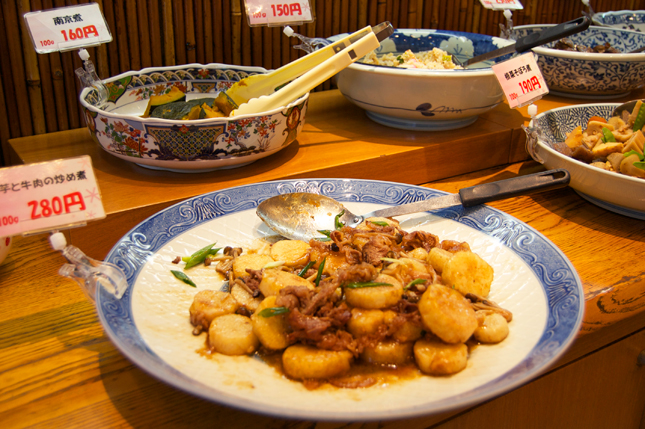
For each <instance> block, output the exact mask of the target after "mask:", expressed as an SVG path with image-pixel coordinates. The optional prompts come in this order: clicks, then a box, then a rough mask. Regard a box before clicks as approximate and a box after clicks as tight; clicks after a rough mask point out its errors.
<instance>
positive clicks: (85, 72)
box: [76, 48, 108, 109]
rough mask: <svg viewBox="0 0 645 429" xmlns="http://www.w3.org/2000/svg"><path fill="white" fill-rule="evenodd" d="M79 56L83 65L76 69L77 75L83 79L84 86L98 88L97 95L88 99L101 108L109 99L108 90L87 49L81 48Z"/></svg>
mask: <svg viewBox="0 0 645 429" xmlns="http://www.w3.org/2000/svg"><path fill="white" fill-rule="evenodd" d="M78 56H79V57H81V60H82V61H83V67H79V68H77V69H76V76H78V79H79V80H80V81H81V85H82V86H83V88H94V89H95V90H96V94H94V95H95V97H89V98H88V100H87V101H88V102H90V103H91V104H93V105H94V106H96V107H98V108H99V109H100V108H101V107H102V106H103V105H104V104H105V103H106V102H107V100H108V90H107V88H106V87H105V85H104V84H103V81H102V80H101V79H100V78H99V76H98V75H97V74H96V68H95V67H94V63H92V61H90V54H89V53H88V52H87V50H85V49H84V48H81V49H80V50H79V51H78Z"/></svg>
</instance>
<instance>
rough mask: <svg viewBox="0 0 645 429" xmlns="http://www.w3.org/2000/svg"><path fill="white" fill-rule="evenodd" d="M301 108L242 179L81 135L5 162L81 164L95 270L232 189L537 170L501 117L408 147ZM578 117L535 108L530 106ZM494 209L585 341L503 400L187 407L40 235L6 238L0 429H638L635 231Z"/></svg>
mask: <svg viewBox="0 0 645 429" xmlns="http://www.w3.org/2000/svg"><path fill="white" fill-rule="evenodd" d="M312 95H315V97H312V101H311V111H310V114H309V115H308V123H307V128H306V129H305V131H304V132H303V134H302V135H301V137H300V138H299V139H298V143H297V144H296V145H292V146H294V147H291V146H290V147H288V148H287V149H285V150H283V151H281V152H279V153H277V154H275V155H272V156H271V157H269V158H267V159H266V160H261V161H258V162H256V163H255V164H252V165H251V166H250V167H247V168H248V169H247V170H246V171H243V170H242V169H238V170H226V171H219V172H213V173H206V174H198V175H187V174H177V173H166V172H159V171H153V170H148V169H144V168H141V167H138V166H135V165H133V164H130V163H127V162H125V161H121V160H118V159H116V158H114V157H112V156H110V155H108V154H106V153H104V152H102V151H100V150H98V149H96V148H95V147H94V146H93V145H91V147H90V146H89V145H88V144H87V140H88V139H89V138H88V137H87V132H86V131H85V130H73V131H69V132H63V133H55V134H53V135H46V136H36V137H33V138H23V139H18V140H15V141H12V142H11V145H12V148H13V150H14V151H15V152H14V154H13V159H14V161H17V162H25V163H30V162H36V161H43V160H48V159H55V158H65V157H69V156H75V155H79V154H82V153H83V152H85V153H89V154H90V155H91V156H92V160H93V164H94V168H95V171H96V173H97V177H98V179H99V185H100V187H101V189H102V192H103V200H104V205H105V207H106V211H107V212H108V217H107V219H105V220H102V221H98V222H95V223H94V224H90V225H88V226H87V227H84V228H78V229H76V230H72V231H70V238H71V241H72V243H73V244H75V245H77V246H79V247H80V248H81V249H82V250H84V251H85V252H86V253H87V254H88V255H90V256H93V257H97V258H101V257H103V255H104V254H105V253H106V252H107V251H108V250H109V248H110V247H111V246H112V245H113V244H114V243H115V242H116V241H117V240H118V238H120V237H121V236H122V235H123V234H124V233H125V232H126V231H127V230H128V229H130V228H131V227H132V226H134V225H135V224H137V223H139V222H141V221H142V220H144V219H145V217H147V216H149V215H150V214H152V213H154V212H156V211H158V210H159V209H160V208H163V207H166V206H168V205H170V204H172V203H174V202H177V201H181V200H183V199H185V198H188V197H190V196H193V195H197V194H200V193H204V192H208V191H212V190H216V189H222V188H226V187H230V186H236V185H239V184H243V183H252V182H257V181H263V180H276V179H284V178H300V177H302V178H310V177H350V178H351V177H360V178H369V179H384V180H395V181H399V182H405V183H412V184H421V185H423V186H429V187H432V188H436V189H441V190H445V191H450V192H455V191H456V190H458V189H459V188H462V187H465V186H471V185H474V184H478V183H483V182H488V181H494V180H500V179H504V178H508V177H512V176H516V175H518V174H529V173H532V172H535V171H539V170H541V169H542V167H541V166H540V165H538V164H537V163H535V162H533V161H528V160H526V155H525V154H524V153H523V152H522V150H523V140H522V138H521V130H520V128H519V126H520V125H521V124H522V123H525V122H526V120H527V119H528V115H527V114H526V108H524V109H519V110H513V111H511V110H510V109H508V107H507V106H501V107H499V108H498V109H495V110H494V111H492V112H490V113H489V114H487V115H484V116H483V117H481V118H480V119H479V120H478V121H477V122H476V123H475V124H474V125H472V126H470V127H468V128H466V129H463V130H457V131H452V132H450V131H446V132H441V133H408V132H403V131H400V130H392V129H388V128H386V127H382V126H380V125H377V124H374V123H372V122H371V121H369V119H367V118H366V117H364V115H362V112H360V111H357V110H356V109H355V108H354V107H353V106H352V105H350V104H349V103H347V102H346V101H345V100H344V99H343V98H342V97H341V96H339V94H338V93H337V92H335V91H330V92H328V93H321V94H320V95H317V94H312ZM314 101H315V103H314ZM577 102H580V101H576V100H563V99H558V98H555V97H547V98H545V99H544V100H541V101H540V102H538V107H539V108H540V110H547V109H550V108H553V107H557V106H559V105H564V104H573V103H577ZM343 117H344V118H347V119H346V120H345V121H342V120H340V119H339V118H343ZM473 142H475V143H473ZM474 144H475V145H477V147H480V148H481V150H482V152H481V153H482V155H481V156H478V157H477V162H478V164H476V165H475V166H473V160H472V159H470V160H463V159H461V158H457V159H454V158H443V157H446V156H448V155H450V154H451V152H453V151H455V150H459V149H462V150H469V149H472V147H473V145H474ZM441 159H450V160H451V162H441ZM491 206H493V207H495V208H498V209H500V210H502V211H504V212H506V213H509V214H510V215H512V216H514V217H516V218H517V219H519V220H521V221H523V222H526V223H527V224H528V225H530V226H532V227H533V228H535V229H536V230H538V231H540V232H541V233H542V234H544V235H545V236H546V237H547V238H549V239H550V240H551V241H553V243H555V244H556V245H557V246H558V247H559V248H560V249H561V250H562V252H563V253H564V254H565V255H566V256H567V257H568V258H569V259H570V261H571V263H572V264H573V266H574V267H575V269H576V270H577V272H578V274H579V276H580V279H581V281H582V285H583V288H584V291H585V299H586V309H585V316H584V321H583V325H582V330H581V332H580V334H579V336H578V338H577V339H576V341H575V342H574V344H573V346H572V347H571V348H570V349H569V351H568V352H567V353H566V354H565V355H564V356H563V357H562V358H560V359H559V360H558V362H556V363H555V364H554V365H553V367H551V368H550V369H549V370H548V371H547V372H546V373H545V374H543V375H542V376H540V377H538V378H537V379H536V380H534V381H532V382H530V383H528V384H526V385H525V386H522V387H520V388H518V389H516V390H514V391H512V392H509V393H507V394H505V395H503V396H501V397H498V398H495V399H492V400H490V401H488V402H486V403H484V404H480V405H477V406H473V407H470V408H468V409H465V410H457V411H454V412H450V413H444V414H439V415H432V416H426V417H422V418H416V419H411V420H402V421H386V422H378V423H377V422H373V423H366V424H363V423H358V422H357V423H330V422H327V423H325V422H307V421H291V420H282V419H276V418H271V417H266V416H261V415H256V414H254V413H249V412H245V411H240V410H236V409H232V408H227V407H223V406H220V405H217V404H214V403H211V402H207V401H204V400H202V399H198V398H195V397H193V396H191V395H188V394H186V393H183V392H181V391H179V390H176V389H174V388H172V387H170V386H168V385H166V384H164V383H162V382H160V381H158V380H157V379H155V378H154V377H152V376H150V375H148V374H147V373H145V372H144V371H142V370H141V369H139V368H138V367H136V366H134V365H133V364H132V363H131V362H130V361H129V360H127V359H126V358H125V357H124V356H123V355H122V354H121V353H120V352H119V351H118V350H117V349H116V348H115V347H114V346H113V345H112V343H111V342H110V341H109V339H108V338H107V337H106V335H105V333H104V331H103V329H102V326H101V324H100V322H99V320H98V318H97V315H96V311H95V309H94V307H93V304H92V303H91V302H90V301H88V300H87V299H86V298H85V296H84V295H83V293H82V292H81V290H80V288H79V286H78V285H76V283H74V282H73V281H71V280H69V279H67V278H64V277H61V276H59V275H58V274H57V271H58V269H59V268H60V267H61V265H62V264H63V263H65V260H64V258H63V257H62V256H60V254H58V253H57V252H55V251H54V250H52V249H51V248H50V247H49V244H48V238H47V236H46V235H37V236H31V237H17V238H16V239H15V243H14V248H13V250H12V252H11V253H10V255H9V257H8V258H7V260H6V261H5V262H4V264H3V265H1V266H0V308H1V310H2V311H0V326H1V329H0V421H1V422H2V426H3V427H32V426H37V427H152V426H162V427H222V428H229V427H230V428H247V427H253V428H255V427H261V428H298V429H300V428H303V429H304V428H341V427H342V428H345V427H347V428H359V427H365V428H377V427H378V428H388V429H394V428H406V429H413V428H428V427H441V428H452V427H465V426H474V427H491V428H492V427H639V426H640V427H641V428H642V427H645V420H643V411H644V410H645V369H644V368H645V367H643V366H638V365H637V364H636V359H637V356H638V354H639V352H641V350H643V349H645V312H644V311H643V310H645V272H644V271H643V266H645V265H644V264H643V261H645V223H643V222H642V221H638V220H635V219H631V218H627V217H624V216H620V215H617V214H614V213H611V212H608V211H605V210H603V209H601V208H599V207H596V206H594V205H592V204H590V203H588V202H586V201H585V200H583V199H581V198H580V197H579V196H578V195H577V194H576V193H575V192H573V191H572V190H571V189H568V188H567V189H560V190H556V191H550V192H547V193H543V194H539V195H535V196H530V197H517V198H513V199H510V200H506V201H500V202H495V203H492V204H491ZM123 224H125V225H123ZM99 235H100V236H99ZM93 243H94V244H93ZM576 407H578V408H580V407H582V408H580V409H578V408H576ZM583 408H584V410H583Z"/></svg>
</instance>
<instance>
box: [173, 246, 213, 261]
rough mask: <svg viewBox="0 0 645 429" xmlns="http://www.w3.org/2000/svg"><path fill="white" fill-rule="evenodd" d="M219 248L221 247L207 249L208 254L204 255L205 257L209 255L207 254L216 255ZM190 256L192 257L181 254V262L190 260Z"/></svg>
mask: <svg viewBox="0 0 645 429" xmlns="http://www.w3.org/2000/svg"><path fill="white" fill-rule="evenodd" d="M220 250H222V248H221V247H218V248H217V249H211V250H209V251H208V255H206V258H208V257H209V256H211V255H217V252H219V251H220ZM190 258H192V256H182V257H181V260H182V261H183V262H188V261H190ZM206 258H204V260H206Z"/></svg>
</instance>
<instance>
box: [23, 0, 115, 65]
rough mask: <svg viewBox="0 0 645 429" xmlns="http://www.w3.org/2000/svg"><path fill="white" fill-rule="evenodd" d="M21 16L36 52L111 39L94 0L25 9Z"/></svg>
mask: <svg viewBox="0 0 645 429" xmlns="http://www.w3.org/2000/svg"><path fill="white" fill-rule="evenodd" d="M24 18H25V23H26V24H27V28H29V33H30V35H31V41H32V42H33V44H34V48H35V49H36V52H38V53H39V54H46V53H48V52H56V51H68V50H71V49H77V48H81V47H87V46H95V45H98V44H100V43H107V42H111V41H112V34H111V33H110V29H109V28H108V26H107V23H106V22H105V18H104V17H103V14H102V13H101V9H100V7H99V5H98V3H88V4H83V5H78V6H69V7H60V8H56V9H49V10H42V11H37V12H28V13H26V14H25V15H24Z"/></svg>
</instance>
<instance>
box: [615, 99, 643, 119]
mask: <svg viewBox="0 0 645 429" xmlns="http://www.w3.org/2000/svg"><path fill="white" fill-rule="evenodd" d="M637 101H639V100H632V101H628V102H626V103H623V104H621V105H620V106H618V107H616V108H615V109H614V111H613V112H611V116H621V114H622V112H623V110H627V111H628V112H629V113H632V111H633V110H634V107H635V106H636V102H637ZM640 101H642V102H643V103H645V100H640Z"/></svg>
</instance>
